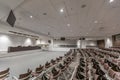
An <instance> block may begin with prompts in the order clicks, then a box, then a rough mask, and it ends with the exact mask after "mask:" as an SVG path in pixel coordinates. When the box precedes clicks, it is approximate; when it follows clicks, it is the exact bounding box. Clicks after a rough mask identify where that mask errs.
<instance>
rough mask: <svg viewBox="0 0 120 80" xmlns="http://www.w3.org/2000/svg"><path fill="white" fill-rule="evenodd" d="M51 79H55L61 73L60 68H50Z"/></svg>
mask: <svg viewBox="0 0 120 80" xmlns="http://www.w3.org/2000/svg"><path fill="white" fill-rule="evenodd" d="M51 72H52V74H53V79H57V78H58V77H59V75H60V73H61V71H60V70H57V69H56V68H55V67H54V68H53V69H52V71H51Z"/></svg>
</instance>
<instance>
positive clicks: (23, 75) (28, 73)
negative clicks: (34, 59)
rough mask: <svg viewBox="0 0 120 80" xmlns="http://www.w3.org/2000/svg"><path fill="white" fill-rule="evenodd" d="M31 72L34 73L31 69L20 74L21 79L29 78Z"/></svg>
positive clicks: (26, 79)
mask: <svg viewBox="0 0 120 80" xmlns="http://www.w3.org/2000/svg"><path fill="white" fill-rule="evenodd" d="M31 73H32V71H29V72H27V73H24V74H20V75H19V79H20V80H29V78H30V76H31Z"/></svg>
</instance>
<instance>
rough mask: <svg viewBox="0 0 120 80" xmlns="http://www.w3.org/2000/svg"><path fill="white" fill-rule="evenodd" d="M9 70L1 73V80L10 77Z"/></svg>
mask: <svg viewBox="0 0 120 80" xmlns="http://www.w3.org/2000/svg"><path fill="white" fill-rule="evenodd" d="M9 70H10V69H9V68H7V69H6V70H3V71H0V80H5V79H6V78H7V77H8V75H9Z"/></svg>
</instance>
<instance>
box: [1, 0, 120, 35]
mask: <svg viewBox="0 0 120 80" xmlns="http://www.w3.org/2000/svg"><path fill="white" fill-rule="evenodd" d="M110 1H111V2H110ZM112 1H113V0H0V19H1V20H3V21H5V19H6V18H7V16H8V14H9V11H10V9H13V10H14V13H15V16H16V17H17V21H16V23H15V25H16V26H17V27H19V28H22V29H26V30H30V31H33V32H35V33H40V34H45V35H50V36H52V37H79V36H94V37H95V36H97V37H99V36H110V35H112V34H117V33H119V30H120V22H119V21H120V0H114V1H113V2H112ZM1 4H2V5H1ZM61 9H62V10H61ZM60 10H61V12H60Z"/></svg>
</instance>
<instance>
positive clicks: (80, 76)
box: [76, 72, 85, 80]
mask: <svg viewBox="0 0 120 80" xmlns="http://www.w3.org/2000/svg"><path fill="white" fill-rule="evenodd" d="M76 78H77V79H78V80H84V79H85V76H84V75H82V74H81V73H80V72H77V73H76Z"/></svg>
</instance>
